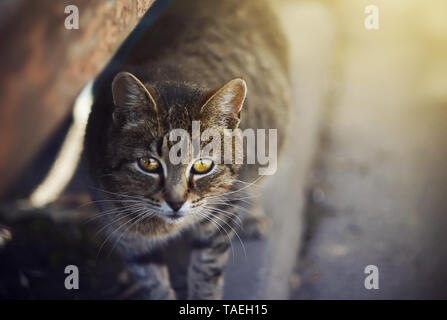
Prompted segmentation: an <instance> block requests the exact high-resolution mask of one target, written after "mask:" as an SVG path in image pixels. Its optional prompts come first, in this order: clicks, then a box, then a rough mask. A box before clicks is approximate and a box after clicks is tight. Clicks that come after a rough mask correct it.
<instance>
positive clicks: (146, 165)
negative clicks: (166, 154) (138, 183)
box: [138, 158, 160, 173]
mask: <svg viewBox="0 0 447 320" xmlns="http://www.w3.org/2000/svg"><path fill="white" fill-rule="evenodd" d="M138 166H139V167H140V168H141V170H144V171H146V172H151V173H156V172H158V171H159V169H160V163H159V162H158V160H157V159H154V158H140V159H138Z"/></svg>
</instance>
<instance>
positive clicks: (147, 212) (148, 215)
mask: <svg viewBox="0 0 447 320" xmlns="http://www.w3.org/2000/svg"><path fill="white" fill-rule="evenodd" d="M138 216H139V217H140V218H139V219H137V220H136V221H135V222H133V223H132V224H131V225H130V226H128V227H127V228H126V230H124V231H123V232H122V233H121V235H120V236H119V237H118V239H117V240H116V241H115V243H114V245H113V247H112V249H111V250H110V252H109V256H110V255H111V254H112V253H113V250H114V249H115V247H116V246H117V244H118V243H119V241H120V240H121V238H122V237H123V235H124V234H125V233H127V232H128V231H129V230H130V229H132V227H133V226H135V225H137V224H138V223H139V222H140V221H142V220H144V219H147V218H149V220H150V219H152V218H153V217H154V216H155V212H152V211H150V210H148V209H146V210H145V211H143V212H142V213H140V214H139V215H138Z"/></svg>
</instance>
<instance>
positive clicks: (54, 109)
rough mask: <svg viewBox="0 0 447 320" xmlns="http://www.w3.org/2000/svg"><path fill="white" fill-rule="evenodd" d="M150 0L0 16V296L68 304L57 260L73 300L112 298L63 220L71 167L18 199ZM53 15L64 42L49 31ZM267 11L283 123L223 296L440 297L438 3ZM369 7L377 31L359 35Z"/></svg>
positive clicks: (2, 7)
mask: <svg viewBox="0 0 447 320" xmlns="http://www.w3.org/2000/svg"><path fill="white" fill-rule="evenodd" d="M174 1H175V0H174ZM158 2H160V1H157V2H156V4H155V5H153V1H143V0H141V1H130V0H129V1H125V0H116V1H108V0H104V1H94V2H91V1H90V2H88V1H81V0H76V1H53V0H42V1H33V2H31V1H5V2H2V3H1V4H0V12H1V14H0V41H1V43H3V44H4V45H2V49H0V71H1V74H0V177H1V179H0V199H1V200H0V202H1V203H2V206H1V209H0V298H16V297H18V298H48V297H50V298H51V297H62V298H73V292H71V293H69V292H67V291H66V290H63V288H62V287H61V286H62V283H63V278H64V274H63V273H61V272H59V271H58V270H59V268H60V266H61V265H66V264H70V263H73V261H75V262H76V263H78V264H81V267H80V269H82V270H87V271H85V273H86V274H85V277H86V278H88V279H89V282H88V283H87V284H86V285H85V286H84V288H85V290H84V291H82V292H80V293H76V296H75V297H77V298H110V297H121V298H126V297H128V294H127V291H126V290H127V289H126V288H128V287H129V286H131V285H132V284H131V280H129V276H128V275H127V274H126V272H125V271H123V269H122V266H121V262H120V261H119V259H118V258H116V257H113V256H109V257H108V258H107V259H112V261H111V262H110V261H108V260H107V259H105V260H104V259H103V260H100V261H99V262H98V259H96V257H95V256H96V253H97V247H98V245H99V244H100V243H101V240H100V239H96V238H95V239H94V240H92V237H91V236H90V235H91V233H92V232H93V230H95V226H94V225H91V224H87V225H85V224H79V221H81V220H83V219H85V217H88V216H90V215H91V214H94V212H95V210H94V208H92V207H91V206H83V207H81V208H82V209H80V205H82V204H86V203H88V202H89V201H90V200H89V197H88V194H87V193H86V191H85V188H84V187H83V184H82V183H80V182H79V181H81V180H83V178H82V177H83V176H84V175H85V172H84V171H83V168H79V169H78V170H77V174H76V176H75V179H74V180H73V181H72V182H71V183H70V185H69V187H68V189H67V190H66V192H64V193H63V194H62V195H61V196H60V197H59V198H58V199H57V200H56V201H55V202H54V203H52V204H50V205H49V206H46V207H44V208H33V207H32V206H31V205H30V203H29V202H28V201H27V200H26V198H27V197H29V195H30V194H31V193H32V191H33V190H34V189H35V188H36V187H37V186H38V185H39V183H40V182H41V181H42V180H43V178H44V177H45V175H46V174H47V173H48V170H49V168H50V167H51V164H52V162H53V160H54V158H55V157H56V155H57V153H58V151H59V149H60V146H61V144H62V141H63V139H64V137H65V135H66V133H67V131H68V130H69V129H68V127H69V124H70V122H71V120H72V116H71V111H72V108H73V103H74V101H75V99H76V97H77V95H78V94H79V92H80V90H81V88H82V87H83V86H84V85H85V84H86V83H87V81H88V80H89V79H92V78H94V77H96V76H97V75H98V74H99V73H100V72H101V70H103V68H104V67H105V66H106V65H107V63H108V62H109V61H110V59H112V57H113V56H114V54H115V53H116V50H117V49H118V48H119V47H120V45H121V44H122V42H123V41H124V39H126V37H128V36H129V34H130V32H131V31H132V30H133V28H134V27H135V26H136V25H137V23H140V26H141V24H143V26H144V22H145V21H146V23H147V24H146V26H147V25H149V24H150V21H151V19H154V16H156V13H157V12H158V10H161V9H160V8H159V7H157V5H158V4H157V3H158ZM69 4H76V5H77V6H78V7H79V12H80V28H79V30H66V29H65V28H64V19H65V18H66V16H67V15H66V14H65V13H64V8H65V6H66V5H69ZM151 5H153V6H152V7H151ZM274 5H275V7H276V9H277V10H278V13H279V16H280V19H281V22H282V23H283V26H284V30H285V32H286V34H287V36H288V38H289V41H290V48H291V74H292V81H293V86H294V97H295V116H294V118H293V119H292V125H291V130H290V137H289V141H288V143H287V144H286V154H285V156H284V158H283V159H282V160H281V161H282V163H281V166H280V167H279V170H278V174H277V175H276V177H274V179H273V180H272V182H270V183H269V184H268V185H267V186H266V187H265V191H264V192H266V194H268V197H264V199H265V207H266V209H267V211H268V214H269V218H270V219H271V222H272V230H271V232H270V235H269V236H268V238H267V239H266V240H261V241H258V242H248V243H247V244H246V248H247V249H248V257H247V258H246V259H247V260H248V261H247V260H243V259H242V258H241V259H240V260H238V261H236V263H234V264H232V265H230V266H229V269H228V270H229V271H228V274H227V282H228V284H227V289H226V290H227V293H226V296H227V297H229V298H236V299H237V298H241V299H242V298H247V299H249V298H266V297H267V298H278V299H279V298H281V299H282V298H284V299H287V298H291V299H346V298H349V299H434V298H447V289H446V288H445V284H446V283H447V281H446V280H447V271H446V270H447V212H446V208H447V166H446V164H447V2H446V1H445V0H431V1H430V2H427V1H422V0H382V1H379V0H368V1H366V0H335V1H329V0H328V1H323V0H320V1H315V0H314V1H310V0H309V1H304V0H303V1H300V0H279V1H274ZM369 5H374V6H376V7H377V8H378V21H379V28H378V29H373V30H368V29H367V28H365V19H367V17H368V16H369V15H370V14H371V13H365V8H366V7H367V6H369ZM150 7H151V9H150V11H149V14H146V15H145V16H144V17H143V15H144V12H145V11H146V10H147V9H148V8H150ZM151 12H154V14H153V16H150V14H151ZM142 18H143V20H141V19H142ZM140 20H141V21H140ZM147 21H149V22H147ZM238 245H239V244H237V243H235V250H236V251H237V250H240V247H239V246H238ZM80 248H81V249H80ZM236 256H238V255H236ZM259 257H262V258H259ZM243 265H244V266H245V269H244V267H243ZM367 265H375V266H377V267H378V269H379V289H378V290H366V289H365V287H364V279H365V277H366V276H367V274H365V273H364V269H365V267H366V266H367ZM82 266H85V268H82ZM92 266H94V267H92ZM101 266H102V268H101ZM105 266H114V267H113V268H109V269H108V268H107V267H105ZM260 266H262V267H263V268H261V267H260ZM105 269H107V270H108V271H107V274H104V273H103V271H98V270H105ZM261 269H262V270H261ZM253 270H259V272H253ZM265 270H267V272H266V271H265ZM56 274H57V276H56ZM252 274H255V276H254V278H250V275H252ZM245 278H247V279H248V280H246V281H250V282H249V284H247V285H246V286H243V288H241V286H242V285H241V281H242V279H245ZM101 279H102V280H101ZM110 280H111V281H110ZM242 282H243V281H242ZM259 283H261V284H259Z"/></svg>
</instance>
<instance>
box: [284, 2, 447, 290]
mask: <svg viewBox="0 0 447 320" xmlns="http://www.w3.org/2000/svg"><path fill="white" fill-rule="evenodd" d="M396 2H398V3H394V2H393V3H389V2H388V3H385V2H383V1H371V3H370V4H377V5H378V7H379V9H380V14H381V17H383V18H382V22H381V26H380V29H379V30H377V31H367V30H366V29H365V28H362V25H361V22H362V21H361V18H362V17H364V16H365V15H362V12H363V10H362V9H363V7H364V5H365V4H364V3H363V2H361V1H359V2H355V1H340V2H338V4H337V5H334V6H333V7H332V8H331V12H333V13H334V15H335V16H336V17H337V22H338V23H337V26H338V30H337V32H338V39H339V40H338V41H337V44H338V45H337V47H338V49H337V66H336V71H337V72H336V74H335V77H334V80H335V85H334V92H333V94H332V97H331V99H329V103H328V105H327V106H326V107H325V108H326V110H325V113H324V117H323V123H324V125H323V129H322V133H321V138H320V150H319V152H318V156H317V159H316V163H315V166H314V170H313V171H314V173H313V177H312V179H311V180H310V187H309V193H308V199H309V201H308V205H307V208H306V217H307V218H306V221H307V231H306V233H305V241H304V243H303V246H302V250H301V255H300V258H299V259H298V263H297V267H296V273H295V277H293V281H292V284H293V286H294V289H293V290H292V294H291V297H292V298H294V299H434V298H437V299H439V298H444V299H445V298H447V289H446V288H445V283H446V280H447V273H446V271H445V270H447V244H446V243H447V215H446V213H447V212H446V208H447V197H446V190H447V167H446V163H447V161H446V160H447V126H446V120H447V67H446V63H445V56H446V53H447V43H446V41H445V34H446V32H447V24H446V22H445V17H444V18H442V17H441V15H440V13H439V12H444V13H445V12H446V11H445V9H446V5H445V3H442V2H433V3H430V5H431V6H430V7H428V8H427V6H424V4H423V3H422V2H418V1H415V2H412V3H411V4H410V3H408V2H405V3H404V2H403V1H396ZM368 265H375V266H377V267H378V271H379V289H378V290H367V289H365V286H364V280H365V278H366V276H367V274H365V272H364V271H365V267H366V266H368Z"/></svg>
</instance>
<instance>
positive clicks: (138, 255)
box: [119, 239, 176, 300]
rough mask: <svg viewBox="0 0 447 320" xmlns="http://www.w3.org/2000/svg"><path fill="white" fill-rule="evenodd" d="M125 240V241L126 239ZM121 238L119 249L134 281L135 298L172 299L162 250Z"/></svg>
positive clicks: (173, 296) (173, 297)
mask: <svg viewBox="0 0 447 320" xmlns="http://www.w3.org/2000/svg"><path fill="white" fill-rule="evenodd" d="M126 240H127V241H126ZM126 240H123V241H122V242H121V243H120V246H119V251H120V252H121V256H122V257H123V258H124V260H125V261H126V264H127V268H128V270H129V272H130V274H131V276H132V277H133V280H134V281H135V288H136V290H137V291H138V294H137V298H139V299H146V300H174V299H176V296H175V292H174V290H173V289H172V287H171V282H170V280H169V272H168V268H167V266H166V264H165V263H164V260H163V257H162V252H161V251H160V250H158V249H157V248H146V247H145V246H144V245H142V243H143V241H138V240H135V239H131V240H130V241H129V240H128V239H126Z"/></svg>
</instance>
